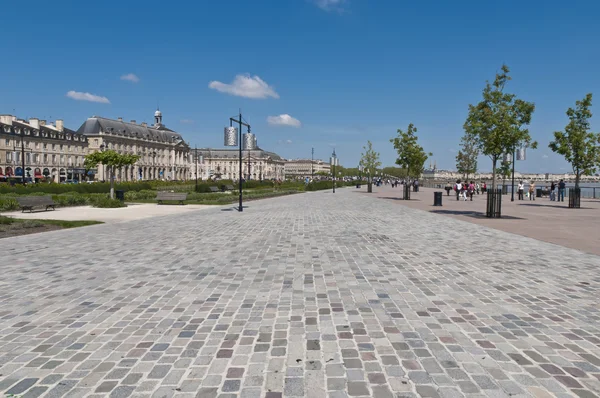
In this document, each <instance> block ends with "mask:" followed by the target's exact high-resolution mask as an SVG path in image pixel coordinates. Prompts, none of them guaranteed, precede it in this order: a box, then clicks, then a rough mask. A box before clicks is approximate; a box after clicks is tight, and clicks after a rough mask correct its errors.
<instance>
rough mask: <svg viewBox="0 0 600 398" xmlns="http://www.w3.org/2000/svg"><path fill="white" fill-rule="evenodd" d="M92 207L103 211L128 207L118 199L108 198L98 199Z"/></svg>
mask: <svg viewBox="0 0 600 398" xmlns="http://www.w3.org/2000/svg"><path fill="white" fill-rule="evenodd" d="M92 206H94V207H99V208H102V209H114V208H118V207H127V205H126V204H125V203H123V202H121V201H120V200H118V199H110V198H108V197H105V198H101V199H97V200H95V201H94V202H93V203H92Z"/></svg>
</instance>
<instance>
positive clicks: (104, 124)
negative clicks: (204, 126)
mask: <svg viewBox="0 0 600 398" xmlns="http://www.w3.org/2000/svg"><path fill="white" fill-rule="evenodd" d="M77 132H78V133H80V134H85V135H88V136H95V135H101V134H102V135H114V136H122V137H127V138H140V139H148V140H151V141H158V142H164V143H178V142H180V141H183V138H182V137H181V134H179V133H177V132H175V131H173V130H170V129H168V128H166V127H165V126H164V125H162V124H160V125H150V126H142V125H141V124H136V123H128V122H125V121H121V120H114V119H107V118H103V117H99V116H92V117H90V118H88V119H87V120H86V121H85V122H84V123H83V124H82V125H81V127H79V130H77Z"/></svg>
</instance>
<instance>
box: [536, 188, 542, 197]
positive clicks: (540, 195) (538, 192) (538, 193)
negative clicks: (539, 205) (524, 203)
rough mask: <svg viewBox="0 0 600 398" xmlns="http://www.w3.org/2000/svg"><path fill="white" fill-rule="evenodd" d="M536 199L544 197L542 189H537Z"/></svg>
mask: <svg viewBox="0 0 600 398" xmlns="http://www.w3.org/2000/svg"><path fill="white" fill-rule="evenodd" d="M535 197H536V198H541V197H542V188H537V189H536V190H535Z"/></svg>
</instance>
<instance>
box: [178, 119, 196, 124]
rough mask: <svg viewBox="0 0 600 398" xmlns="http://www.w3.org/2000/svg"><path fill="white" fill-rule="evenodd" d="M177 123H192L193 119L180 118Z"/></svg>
mask: <svg viewBox="0 0 600 398" xmlns="http://www.w3.org/2000/svg"><path fill="white" fill-rule="evenodd" d="M179 123H181V124H194V121H193V120H192V119H181V120H180V121H179Z"/></svg>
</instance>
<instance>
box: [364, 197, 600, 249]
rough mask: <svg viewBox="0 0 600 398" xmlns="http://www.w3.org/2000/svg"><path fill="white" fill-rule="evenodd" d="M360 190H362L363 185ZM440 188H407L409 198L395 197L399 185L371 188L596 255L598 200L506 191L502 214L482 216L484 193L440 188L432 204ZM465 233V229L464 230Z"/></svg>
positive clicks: (599, 238) (418, 205) (599, 227)
mask: <svg viewBox="0 0 600 398" xmlns="http://www.w3.org/2000/svg"><path fill="white" fill-rule="evenodd" d="M363 191H366V190H364V189H363ZM435 191H438V192H439V191H443V190H441V189H433V188H420V190H419V192H411V200H410V201H408V202H407V201H404V200H399V199H400V198H401V197H402V189H401V188H400V186H399V187H398V188H391V187H390V186H387V187H386V186H382V187H377V188H374V195H375V196H378V197H381V198H385V199H390V200H394V201H395V202H396V203H397V204H401V205H404V206H410V207H411V208H414V209H420V210H426V211H430V212H433V213H437V214H442V215H445V216H449V217H452V218H455V219H458V220H463V221H468V222H471V223H475V224H479V225H485V226H487V227H491V228H495V229H499V230H501V231H506V232H511V233H516V234H519V235H523V236H528V237H530V238H535V239H539V240H543V241H545V242H550V243H554V244H557V245H561V246H565V247H570V248H572V249H577V250H581V251H584V252H587V253H592V254H596V255H600V234H599V233H598V232H599V231H600V200H598V199H582V200H581V208H580V209H569V208H568V204H569V203H568V200H565V202H552V201H550V199H548V198H547V197H546V198H536V200H531V201H530V200H529V199H526V200H522V201H519V200H516V199H517V198H516V197H515V201H514V202H511V201H510V195H504V196H503V197H502V218H500V219H490V218H486V217H485V211H486V209H485V206H486V196H484V195H474V197H473V201H472V202H471V201H470V200H469V201H466V202H464V201H463V200H462V199H461V200H460V201H457V200H456V195H454V196H452V192H451V193H450V196H446V191H443V200H442V203H443V206H442V207H434V206H433V193H434V192H435ZM465 233H468V232H467V231H465Z"/></svg>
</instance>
